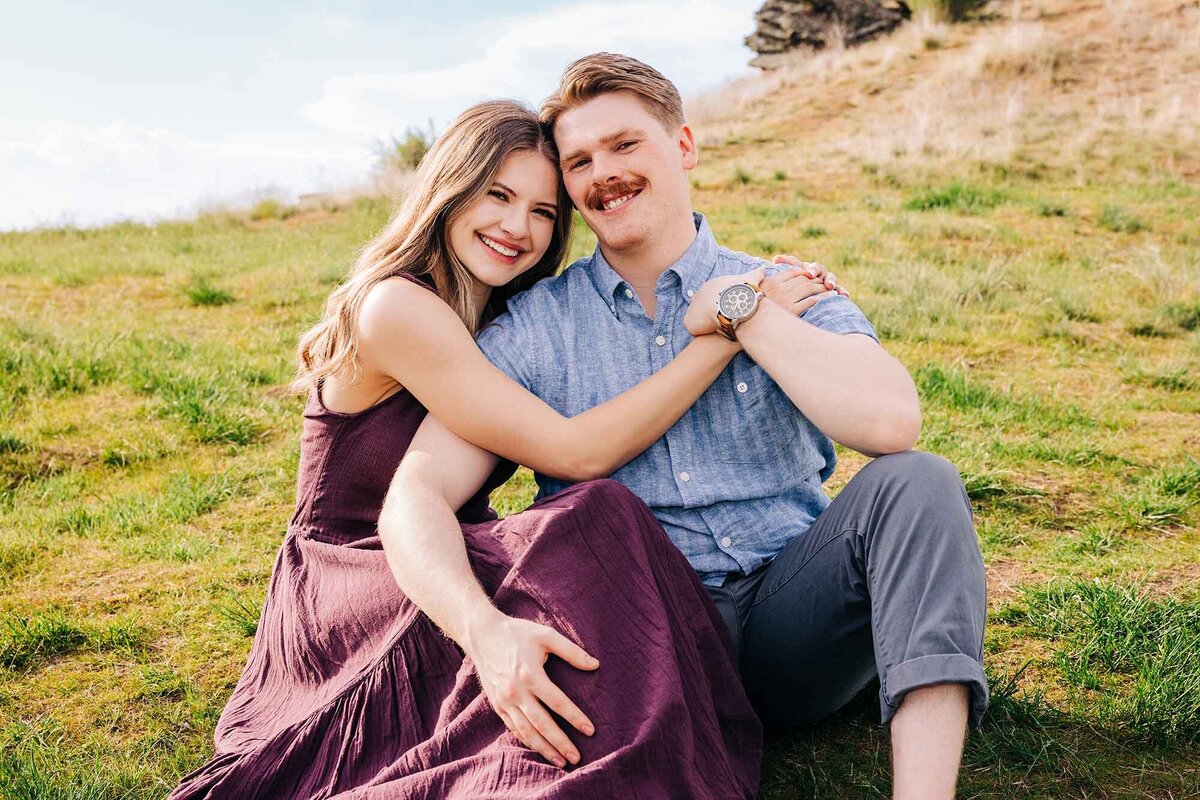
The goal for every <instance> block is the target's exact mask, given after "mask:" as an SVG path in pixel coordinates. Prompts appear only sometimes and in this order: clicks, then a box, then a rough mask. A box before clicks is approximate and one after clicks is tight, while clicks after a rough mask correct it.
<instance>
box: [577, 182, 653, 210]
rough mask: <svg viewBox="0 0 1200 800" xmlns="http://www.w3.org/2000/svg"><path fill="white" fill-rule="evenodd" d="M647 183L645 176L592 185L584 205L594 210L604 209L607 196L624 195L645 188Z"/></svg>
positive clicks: (610, 197)
mask: <svg viewBox="0 0 1200 800" xmlns="http://www.w3.org/2000/svg"><path fill="white" fill-rule="evenodd" d="M646 184H647V181H646V179H645V178H633V179H631V180H627V181H621V182H619V183H608V184H605V185H604V186H592V188H590V189H588V193H587V196H586V197H585V198H584V205H585V206H587V207H588V208H590V209H592V210H594V211H603V210H604V199H605V198H608V199H609V200H611V199H613V198H614V197H624V196H625V195H627V194H630V193H632V192H638V191H641V190H642V189H645V188H646Z"/></svg>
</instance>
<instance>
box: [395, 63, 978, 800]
mask: <svg viewBox="0 0 1200 800" xmlns="http://www.w3.org/2000/svg"><path fill="white" fill-rule="evenodd" d="M542 118H543V121H544V123H545V124H546V125H547V126H549V127H550V128H551V130H552V131H553V133H554V136H555V140H556V143H557V145H558V149H559V153H560V157H561V166H562V170H563V176H564V180H565V182H566V186H567V190H568V192H569V193H570V195H571V199H572V200H573V201H574V203H575V205H576V207H577V208H578V209H579V212H580V214H581V215H582V216H583V218H584V220H585V221H586V222H587V223H588V225H589V226H590V227H591V228H592V230H593V231H595V233H596V236H597V239H598V240H599V246H598V248H597V250H596V252H595V253H594V254H593V255H592V256H591V257H589V258H585V259H582V260H581V261H579V262H576V263H575V264H573V265H572V266H571V267H569V268H568V269H567V270H565V271H564V273H563V274H562V275H561V276H559V277H558V278H555V279H551V280H547V281H543V282H542V283H540V284H538V285H537V286H536V287H534V288H533V289H532V290H530V291H529V292H527V293H526V294H525V295H523V296H520V297H518V298H516V299H515V300H514V301H513V303H512V304H511V306H510V311H509V313H508V314H506V315H505V316H503V317H501V318H499V319H498V320H496V321H495V322H494V323H493V324H492V325H491V326H490V327H489V328H488V329H486V330H485V331H484V332H483V333H482V334H481V335H480V337H479V345H480V347H481V348H482V349H483V351H484V353H485V354H487V355H488V357H489V358H490V359H491V360H492V361H493V363H495V364H496V365H497V366H498V367H500V368H501V369H502V370H504V371H505V372H506V373H508V374H509V375H510V376H511V377H513V378H514V379H515V380H516V381H518V382H519V383H521V384H523V385H524V386H525V387H526V388H528V389H529V390H530V391H531V392H533V393H534V394H536V395H538V396H539V397H541V398H542V399H543V400H545V401H546V402H547V403H549V404H550V405H551V406H553V407H554V408H556V409H558V410H559V411H560V412H562V413H564V414H567V415H574V414H578V413H581V412H582V411H584V410H586V409H588V408H591V407H592V406H594V405H596V404H597V403H600V402H603V401H604V400H607V399H609V398H611V397H613V396H615V395H616V394H618V393H620V392H621V391H624V390H625V389H627V388H629V387H630V386H632V385H634V384H635V383H637V382H638V381H640V380H642V379H643V378H645V377H646V376H648V375H649V374H651V373H652V372H654V371H655V370H657V369H659V368H661V367H662V366H663V365H664V364H666V363H667V362H668V361H670V360H671V358H672V357H673V354H674V353H676V352H677V351H678V350H680V349H681V348H682V347H684V346H685V345H686V343H687V341H688V340H689V339H690V335H689V334H691V335H700V334H703V333H708V332H711V331H713V330H717V329H720V331H721V332H722V334H723V335H726V336H727V337H730V338H736V339H737V340H738V341H739V342H740V343H741V345H742V347H743V348H744V351H745V352H744V354H742V355H739V356H738V357H737V358H736V359H735V361H734V362H733V363H732V364H731V365H730V367H729V368H728V370H727V371H726V374H725V375H723V376H722V377H721V378H719V379H718V381H717V382H716V383H715V384H714V385H713V386H712V387H711V388H710V389H709V390H708V391H707V392H706V393H705V395H704V396H703V397H702V398H701V399H700V401H699V402H697V404H696V405H695V406H694V407H693V408H692V410H691V411H689V412H688V414H687V415H685V416H684V417H683V419H681V420H680V422H679V423H678V424H676V425H675V426H674V427H673V428H672V429H671V430H670V431H669V432H668V433H667V435H666V436H665V437H664V438H663V439H662V440H660V441H659V442H657V443H656V444H655V445H653V446H652V447H651V448H650V449H649V450H647V451H646V452H645V453H643V454H642V455H641V456H639V457H638V458H636V459H634V460H633V461H631V462H630V463H629V464H627V465H626V466H625V467H623V468H622V469H620V470H619V471H618V472H617V473H616V474H615V475H614V476H613V477H614V478H615V479H616V480H618V481H620V482H622V483H624V484H625V485H627V486H628V487H629V488H630V489H631V490H632V491H633V492H634V493H635V494H637V495H638V496H639V497H641V498H642V499H643V500H645V501H646V503H647V504H648V505H649V506H650V507H651V509H652V510H653V511H654V514H655V516H656V517H657V518H658V519H659V521H660V522H661V523H662V524H663V527H664V529H665V530H666V532H667V534H668V535H669V536H670V538H671V540H672V541H673V542H674V543H675V544H676V545H677V546H678V547H679V548H680V550H681V551H682V552H683V554H684V555H685V556H686V557H687V558H688V560H689V561H690V563H691V564H692V566H693V567H694V568H695V570H696V571H697V573H698V574H699V577H700V579H701V580H702V582H703V584H704V585H705V587H706V588H707V590H708V592H709V595H710V596H711V597H712V599H713V601H714V602H715V603H716V605H717V607H718V609H719V610H720V612H721V615H722V617H723V618H724V620H725V622H726V624H727V625H728V627H729V631H730V634H731V637H732V640H733V644H734V647H735V649H736V651H737V653H738V655H739V657H740V664H741V670H742V674H743V677H744V680H745V683H746V687H747V691H748V693H749V695H750V697H751V698H752V699H753V700H754V702H755V705H756V708H758V710H759V712H760V714H761V715H763V716H764V717H766V718H767V719H768V720H769V721H773V722H776V723H780V724H785V725H786V724H796V723H800V722H805V721H809V720H814V719H817V718H820V717H822V716H825V715H827V714H829V713H831V712H833V711H835V710H837V709H838V708H840V707H841V706H842V705H844V704H845V703H846V702H847V701H849V700H850V699H851V698H852V697H853V696H854V695H855V694H857V693H858V692H859V691H861V690H862V689H863V688H864V687H865V686H866V685H868V683H870V681H872V680H873V679H874V678H875V677H876V676H878V678H879V680H880V684H881V686H880V692H879V694H880V707H881V713H882V718H883V722H884V723H885V724H887V725H889V726H890V729H891V734H892V742H893V745H892V748H893V761H894V771H895V796H896V797H901V798H906V797H921V798H935V797H951V796H952V795H953V793H954V786H955V782H956V777H957V771H958V765H959V761H960V758H961V753H962V747H963V741H964V736H965V731H966V728H967V726H968V724H971V725H975V724H978V721H979V719H980V717H981V716H982V714H983V712H984V710H985V709H986V706H987V683H986V678H985V676H984V671H983V668H982V665H981V659H982V639H983V623H984V614H985V587H984V573H983V564H982V560H981V558H980V554H979V548H978V543H977V541H976V537H975V532H974V529H973V527H972V524H971V512H970V506H969V503H968V501H967V498H966V493H965V491H964V490H963V487H962V483H961V481H960V480H959V477H958V473H957V471H956V470H955V469H954V468H953V466H951V465H950V464H949V463H948V462H946V461H944V460H943V459H940V458H938V457H936V456H932V455H929V454H926V453H916V452H911V451H909V448H910V447H911V446H912V445H913V444H914V443H915V441H916V439H917V436H918V433H919V429H920V410H919V407H918V402H917V395H916V390H915V388H914V386H913V383H912V380H911V378H910V377H909V375H908V373H907V371H906V370H905V369H904V367H903V366H902V365H901V364H900V363H899V362H898V361H896V360H895V359H894V358H892V357H891V356H890V355H888V354H887V353H886V352H885V351H884V350H883V348H882V347H881V346H880V345H879V343H878V340H877V338H876V336H875V332H874V330H873V329H872V327H871V325H870V323H869V322H868V321H867V320H866V318H865V317H864V316H863V314H862V313H861V311H859V309H858V308H857V307H856V306H855V305H854V304H853V303H852V302H851V301H850V300H849V299H847V298H845V297H843V296H838V295H834V296H830V297H828V298H826V299H822V300H821V301H820V302H818V303H816V304H815V305H813V306H811V308H809V309H808V310H807V311H805V313H804V314H803V315H802V316H800V317H796V316H795V315H794V314H792V313H791V312H789V311H788V310H786V309H784V308H781V307H779V306H776V305H775V304H774V303H772V302H767V301H763V300H762V295H761V293H760V292H759V291H758V289H759V287H757V286H754V285H750V284H746V283H745V282H744V281H745V278H744V276H743V275H744V273H746V272H747V271H749V270H753V269H754V268H755V267H757V266H760V265H759V264H758V262H756V261H755V260H754V259H751V258H749V257H747V256H745V255H742V254H739V253H733V252H731V251H728V250H725V249H723V248H721V247H719V246H718V245H717V243H716V241H715V240H714V238H713V234H712V231H711V230H710V228H709V225H708V222H707V220H705V219H704V218H703V217H702V216H701V215H699V214H694V213H693V211H692V208H691V200H690V194H689V182H688V171H689V170H691V169H692V168H693V167H695V165H696V163H697V159H698V154H697V149H696V144H695V139H694V136H693V134H692V131H691V129H690V128H689V127H688V126H687V125H686V123H685V122H684V119H683V113H682V105H681V102H680V99H679V94H678V91H677V90H676V88H675V87H674V85H673V84H671V83H670V81H668V80H667V79H666V78H664V77H663V76H662V75H661V74H659V73H658V72H657V71H655V70H654V69H652V68H651V67H648V66H647V65H645V64H642V63H641V62H639V61H636V60H634V59H632V58H628V57H625V56H618V55H613V54H607V53H598V54H594V55H592V56H588V57H585V58H583V59H580V60H578V61H576V62H575V63H573V64H571V65H570V66H569V67H568V68H567V70H566V71H565V73H564V75H563V78H562V81H561V83H560V85H559V89H558V91H557V93H556V94H555V95H553V96H552V97H551V98H549V99H548V100H547V101H546V102H545V103H544V104H543V107H542ZM738 276H743V277H738ZM718 305H719V307H720V310H721V313H719V314H718V312H717V309H718ZM831 439H832V440H834V441H837V442H840V443H841V444H843V445H845V446H847V447H850V448H853V449H855V450H858V451H860V452H862V453H864V454H866V455H869V456H878V458H876V459H875V460H874V461H873V462H871V463H869V464H868V465H867V466H866V467H864V468H863V469H862V470H861V471H860V472H859V474H857V475H856V476H855V477H854V478H853V479H852V480H851V481H850V483H849V484H848V485H847V486H846V487H845V488H844V489H843V491H842V492H841V493H840V494H839V496H838V498H837V499H836V500H835V501H833V503H832V504H830V501H829V500H828V498H827V497H826V496H825V494H824V493H823V492H822V490H821V483H822V482H823V481H824V480H825V479H827V478H828V477H829V475H830V474H831V473H832V472H833V469H834V463H835V457H834V451H833V447H832V443H831V441H830V440H831ZM435 453H436V454H437V455H436V456H434V455H433V454H435ZM495 460H496V459H495V456H492V455H490V454H487V453H484V452H483V451H480V450H478V448H475V447H473V446H472V445H470V444H467V443H466V442H463V441H461V440H459V439H457V437H454V436H453V434H450V433H449V432H448V431H446V430H445V429H444V428H441V427H440V426H439V425H438V423H437V422H436V421H435V420H432V419H430V420H427V421H426V423H425V427H423V428H422V430H421V432H420V433H419V434H418V436H417V439H416V440H414V443H413V446H412V448H410V450H409V456H408V459H406V463H407V464H410V466H411V468H410V469H408V470H407V471H406V469H405V467H404V466H402V467H401V470H400V472H399V473H398V477H397V482H396V483H394V484H393V490H392V492H391V493H390V494H389V498H388V501H387V503H386V504H385V508H384V514H383V516H382V517H381V521H380V527H381V532H382V531H383V529H384V528H385V527H386V526H389V525H394V524H396V521H397V520H398V519H400V518H402V517H403V516H404V513H405V509H406V508H407V509H408V513H409V514H410V515H409V516H408V517H407V519H408V520H410V521H411V520H414V519H417V518H418V517H416V516H414V515H415V513H416V512H415V511H413V509H414V508H415V507H416V505H417V504H430V503H433V504H440V506H441V507H443V511H442V512H439V514H438V515H437V516H436V517H431V516H427V517H421V518H420V519H422V520H431V519H437V520H441V521H445V524H447V525H448V524H451V523H450V521H451V520H452V519H453V516H452V514H449V513H445V512H446V511H448V510H449V509H446V508H445V507H446V506H449V507H450V508H452V507H453V502H454V501H455V500H456V499H461V498H465V497H468V496H470V495H471V494H472V493H473V492H474V491H476V490H477V489H478V488H479V486H480V485H482V483H483V481H484V479H485V478H486V476H487V474H488V472H489V471H490V469H491V467H492V465H494V463H495ZM538 483H539V488H540V493H539V494H540V496H545V495H548V494H551V493H553V492H556V491H558V490H560V489H562V488H565V486H566V484H565V483H563V482H561V481H557V480H554V479H551V478H548V477H546V476H538ZM438 524H441V523H440V522H439V523H438ZM460 577H461V575H460ZM470 584H471V582H470V581H469V580H463V581H461V585H457V584H455V585H452V586H449V587H447V588H446V593H447V597H448V598H449V599H448V600H447V606H446V608H445V609H444V611H443V613H444V615H445V616H446V618H450V617H451V616H454V617H455V618H456V619H460V620H462V622H461V630H462V631H464V633H462V635H463V636H464V638H468V639H469V638H470V637H471V636H472V635H479V636H488V637H491V639H490V645H489V646H491V647H493V648H497V647H505V648H507V650H506V653H507V655H506V659H507V662H506V663H508V664H510V665H511V667H510V668H509V669H506V670H501V671H503V672H506V673H508V674H506V675H503V676H496V675H490V676H481V681H482V682H483V685H484V690H485V692H486V693H487V694H488V698H489V700H490V701H492V704H493V706H497V705H498V704H500V703H503V702H509V701H510V700H511V698H513V697H516V696H519V695H521V694H522V693H524V695H525V697H526V699H528V697H529V696H530V695H533V696H535V697H540V698H542V699H544V700H545V699H546V698H547V689H546V683H547V681H546V679H545V673H544V672H543V669H542V664H543V662H544V661H545V659H546V658H547V653H549V652H552V651H553V652H557V651H554V649H553V648H552V647H551V646H550V645H548V644H546V642H547V641H549V640H548V639H547V638H546V637H545V636H542V637H541V638H539V637H538V632H537V631H536V630H535V629H536V628H539V627H540V626H536V625H532V624H529V625H526V626H524V627H521V626H514V627H512V628H511V629H509V630H507V631H504V632H502V633H495V632H492V633H487V634H484V633H481V632H479V631H480V630H481V628H482V623H480V624H479V625H476V626H474V630H475V631H476V633H475V634H472V633H471V630H472V629H473V624H472V620H474V619H480V620H482V619H483V618H484V617H482V616H477V615H478V614H481V613H483V612H481V611H480V609H483V608H484V607H485V606H486V598H484V599H480V598H481V597H482V591H481V590H480V589H479V587H478V585H477V584H476V585H470ZM492 611H494V609H492ZM492 627H493V629H494V626H492ZM498 636H499V637H502V638H503V641H501V642H498V641H497V638H496V637H498ZM498 662H505V659H498ZM572 663H576V664H581V662H580V660H579V659H576V660H574V661H573V662H572ZM498 687H500V688H498ZM547 704H550V703H549V702H547ZM555 705H556V707H557V708H568V709H569V710H568V712H567V713H563V714H562V716H563V717H564V718H566V719H567V721H568V722H570V723H571V724H573V725H575V726H576V727H578V728H580V729H581V730H584V729H586V728H587V726H588V723H587V721H586V719H585V718H584V719H580V718H582V714H577V713H576V711H577V709H574V707H573V706H567V705H564V703H563V698H561V697H555ZM498 710H499V709H498ZM540 716H541V717H542V718H543V722H542V724H538V723H537V722H534V721H532V720H530V721H529V724H525V723H522V725H521V726H519V729H518V730H517V733H518V734H519V735H520V736H521V738H522V740H523V741H525V742H526V743H527V744H529V745H530V746H532V747H535V748H536V749H538V750H539V751H541V752H543V754H546V755H548V756H551V755H553V756H555V760H556V761H557V760H558V758H557V756H558V755H560V754H561V755H562V756H564V757H566V760H572V759H571V758H570V756H572V755H574V756H576V758H577V754H576V753H574V752H573V748H572V747H571V745H570V742H569V740H568V738H567V737H566V735H565V734H564V733H563V732H562V731H561V730H560V729H559V728H558V727H557V726H556V725H555V724H554V723H553V721H552V720H550V719H549V717H548V716H547V715H544V714H542V715H540Z"/></svg>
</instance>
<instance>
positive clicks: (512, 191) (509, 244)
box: [449, 150, 559, 288]
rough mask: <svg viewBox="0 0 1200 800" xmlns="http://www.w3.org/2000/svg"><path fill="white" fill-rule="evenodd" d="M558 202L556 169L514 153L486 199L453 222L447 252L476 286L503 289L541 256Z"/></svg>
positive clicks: (535, 156)
mask: <svg viewBox="0 0 1200 800" xmlns="http://www.w3.org/2000/svg"><path fill="white" fill-rule="evenodd" d="M557 198H558V171H557V169H556V168H555V167H554V165H553V164H551V163H550V161H549V160H548V159H547V158H546V157H545V156H543V155H541V154H540V153H536V152H533V151H528V150H524V151H519V152H516V153H512V154H510V155H509V156H508V157H507V158H505V159H504V162H503V163H502V164H501V165H500V170H499V172H497V173H496V179H495V181H494V182H493V183H492V185H491V186H490V187H488V189H487V191H486V192H485V193H484V195H483V196H482V197H481V198H479V200H477V201H476V202H475V204H474V205H472V206H470V207H468V208H467V210H466V211H464V212H463V213H462V214H461V215H460V216H459V217H458V219H456V220H455V221H454V222H453V223H451V225H450V232H449V233H450V247H451V248H452V249H453V250H454V254H455V255H456V256H458V258H459V260H460V261H462V262H463V264H465V265H466V267H467V269H468V270H470V272H471V274H472V275H473V276H474V277H475V280H476V281H477V282H478V283H480V284H483V285H484V286H490V287H493V288H494V287H497V286H503V285H504V284H506V283H508V282H509V281H511V280H512V279H513V278H516V277H517V276H518V275H520V274H521V273H522V272H524V271H525V270H527V269H529V268H530V267H532V266H533V265H534V264H536V263H538V261H540V260H541V258H542V256H543V255H545V253H546V249H547V248H548V247H549V246H550V239H551V238H552V236H553V234H554V220H555V218H556V217H557V215H558V213H559V210H558V206H557V204H556V200H557Z"/></svg>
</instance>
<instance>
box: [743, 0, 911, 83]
mask: <svg viewBox="0 0 1200 800" xmlns="http://www.w3.org/2000/svg"><path fill="white" fill-rule="evenodd" d="M911 16H912V12H911V11H909V8H908V5H907V4H905V3H904V0H767V1H766V2H765V3H763V5H762V8H760V9H759V10H758V13H756V14H755V15H754V19H755V22H756V23H757V24H756V28H755V31H754V33H752V34H751V35H750V36H748V37H746V46H747V47H749V48H750V49H751V50H753V51H754V52H756V53H758V55H757V56H756V57H755V58H754V60H753V61H751V62H750V63H751V65H753V66H756V67H762V68H764V69H772V68H774V67H778V66H781V65H782V64H783V63H785V62H786V61H788V60H789V54H790V53H792V52H793V51H796V50H821V49H823V48H825V47H828V46H830V45H836V44H841V45H842V46H845V47H853V46H854V45H856V44H859V43H860V42H865V41H866V40H868V39H873V38H874V37H876V36H880V35H882V34H885V33H888V32H889V31H891V30H892V29H893V28H895V27H896V26H897V25H899V24H900V23H901V22H903V21H904V20H906V19H908V18H909V17H911Z"/></svg>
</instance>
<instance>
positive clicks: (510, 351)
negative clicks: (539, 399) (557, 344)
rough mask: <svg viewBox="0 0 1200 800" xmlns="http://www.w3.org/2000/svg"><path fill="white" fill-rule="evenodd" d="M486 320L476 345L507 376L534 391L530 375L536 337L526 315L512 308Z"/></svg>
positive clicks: (535, 365)
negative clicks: (490, 319) (486, 322)
mask: <svg viewBox="0 0 1200 800" xmlns="http://www.w3.org/2000/svg"><path fill="white" fill-rule="evenodd" d="M512 306H513V304H512V303H510V304H509V307H510V310H509V311H508V312H507V313H505V314H501V315H500V316H498V317H496V318H495V319H494V320H492V321H491V322H489V323H488V324H487V325H486V326H484V329H483V330H482V331H480V332H479V336H478V337H477V338H476V340H475V342H476V344H478V345H479V349H480V350H482V351H483V354H484V355H485V356H487V359H488V361H491V362H492V363H493V364H495V365H496V367H497V368H498V369H499V370H500V371H501V372H503V373H505V374H506V375H508V377H510V378H512V379H513V380H514V381H516V382H517V383H519V384H521V385H522V386H524V387H525V389H526V390H528V391H530V392H533V393H534V394H537V391H536V388H535V384H534V379H535V378H536V377H537V375H538V373H539V370H538V355H539V353H538V346H539V343H540V341H541V340H540V339H539V337H537V336H535V335H534V329H533V326H532V325H530V324H529V322H528V320H529V317H528V315H526V314H522V313H521V312H520V311H519V310H515V309H513V308H512Z"/></svg>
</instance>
